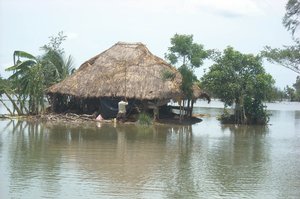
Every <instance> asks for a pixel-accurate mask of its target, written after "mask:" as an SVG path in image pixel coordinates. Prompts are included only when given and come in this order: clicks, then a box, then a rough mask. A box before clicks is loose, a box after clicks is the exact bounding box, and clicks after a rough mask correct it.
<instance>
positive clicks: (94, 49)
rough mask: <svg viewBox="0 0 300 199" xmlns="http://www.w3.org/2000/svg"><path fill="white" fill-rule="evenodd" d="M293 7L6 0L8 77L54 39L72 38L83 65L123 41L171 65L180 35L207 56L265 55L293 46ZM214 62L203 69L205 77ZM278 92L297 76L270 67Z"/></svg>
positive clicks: (0, 42)
mask: <svg viewBox="0 0 300 199" xmlns="http://www.w3.org/2000/svg"><path fill="white" fill-rule="evenodd" d="M286 2H287V0H109V1H104V0H84V1H83V0H64V1H61V0H26V1H24V0H0V29H1V31H0V74H1V76H4V77H6V76H7V75H8V73H6V72H4V69H5V68H6V67H8V66H10V65H12V54H13V51H14V50H24V51H27V52H29V53H31V54H33V55H39V54H41V53H42V52H41V51H40V50H39V48H40V47H41V46H42V45H44V44H46V43H48V41H49V38H48V37H49V36H51V35H56V34H57V33H58V32H59V31H64V33H65V34H66V35H67V36H68V39H67V41H65V43H64V45H63V47H64V48H65V51H66V53H67V54H71V55H72V56H73V57H74V59H75V66H76V68H78V67H79V66H80V64H81V63H83V62H84V61H86V60H87V59H89V58H91V57H93V56H95V55H96V54H99V53H101V52H102V51H104V50H106V49H107V48H109V47H110V46H112V45H113V44H115V43H116V42H118V41H124V42H142V43H144V44H146V45H147V47H148V48H149V50H150V51H151V52H152V53H153V54H155V55H157V56H159V57H162V58H163V57H164V53H165V52H166V51H167V49H168V47H169V46H170V38H171V37H172V36H173V35H174V34H175V33H178V34H193V35H194V41H195V42H197V43H201V44H204V46H205V48H206V49H212V48H216V49H219V50H223V49H224V48H226V47H227V46H229V45H230V46H232V47H234V48H235V49H236V50H239V51H241V52H243V53H254V54H256V53H259V52H260V50H262V49H263V47H264V46H265V45H269V46H272V47H282V46H283V45H290V44H292V40H291V35H290V34H289V32H287V31H286V30H285V29H284V27H283V26H282V23H281V21H282V17H283V15H284V13H285V4H286ZM209 65H210V62H206V63H205V65H204V66H203V67H202V68H200V69H197V71H196V73H197V75H198V77H201V76H202V74H203V69H204V68H208V67H209ZM265 68H266V70H267V72H269V73H270V74H271V75H272V76H273V77H274V79H275V80H276V85H277V86H278V87H280V88H283V87H284V86H285V85H292V84H293V83H294V82H295V80H296V76H297V74H296V73H294V72H292V71H290V70H288V69H286V68H284V67H282V66H278V65H272V64H270V63H268V62H265Z"/></svg>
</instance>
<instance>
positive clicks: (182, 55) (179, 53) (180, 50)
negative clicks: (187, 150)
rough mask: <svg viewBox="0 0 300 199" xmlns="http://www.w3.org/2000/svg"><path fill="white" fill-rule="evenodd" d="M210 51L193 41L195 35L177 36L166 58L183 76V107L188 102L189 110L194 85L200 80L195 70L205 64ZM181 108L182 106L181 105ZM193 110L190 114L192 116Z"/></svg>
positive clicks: (174, 37)
mask: <svg viewBox="0 0 300 199" xmlns="http://www.w3.org/2000/svg"><path fill="white" fill-rule="evenodd" d="M208 55H209V53H208V51H206V50H205V49H204V46H203V45H201V44H197V43H195V42H194V41H193V35H180V34H175V35H174V36H173V37H172V38H171V47H169V48H168V53H166V54H165V58H166V59H167V60H168V61H169V62H170V63H171V64H173V65H177V66H179V67H178V70H179V72H180V73H181V75H182V85H181V90H182V91H183V94H184V98H185V99H184V100H183V106H184V104H185V101H186V102H187V109H190V107H192V106H193V103H194V102H193V89H192V87H193V85H195V84H196V83H197V82H198V81H199V80H198V79H197V77H196V75H195V74H194V69H195V68H199V67H200V66H201V65H202V64H203V60H204V59H206V58H208ZM180 106H181V104H180ZM192 111H193V110H192V108H191V110H190V112H187V114H188V113H189V115H191V113H192Z"/></svg>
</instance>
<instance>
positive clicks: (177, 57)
mask: <svg viewBox="0 0 300 199" xmlns="http://www.w3.org/2000/svg"><path fill="white" fill-rule="evenodd" d="M171 45H172V46H171V47H169V49H168V51H169V52H168V53H167V54H166V55H165V57H166V59H167V60H169V61H170V62H171V64H180V63H181V64H180V66H182V65H186V66H188V67H189V68H198V67H200V66H201V65H202V64H203V60H204V59H206V58H208V55H209V54H208V51H206V50H204V46H203V45H201V44H197V43H195V42H194V41H193V35H179V34H175V35H174V36H173V37H172V38H171Z"/></svg>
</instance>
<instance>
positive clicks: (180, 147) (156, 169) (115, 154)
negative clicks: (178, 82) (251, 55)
mask: <svg viewBox="0 0 300 199" xmlns="http://www.w3.org/2000/svg"><path fill="white" fill-rule="evenodd" d="M198 105H201V103H200V104H198ZM202 105H203V104H202ZM205 106H206V107H201V108H196V109H195V112H196V113H205V114H208V115H209V116H207V117H204V118H203V121H202V122H201V123H198V124H195V125H192V126H180V125H154V126H150V127H142V126H138V125H121V124H118V125H116V126H114V125H111V124H101V125H99V124H96V123H92V124H87V125H81V126H74V125H70V124H34V123H28V122H20V121H17V120H13V121H11V120H0V129H1V132H0V198H1V199H2V198H3V199H6V198H272V199H273V198H300V104H299V103H278V104H269V108H270V109H272V110H271V113H272V116H271V120H270V125H268V126H266V127H264V126H234V125H221V124H220V123H219V122H218V121H217V120H216V116H217V115H218V114H219V113H221V112H222V109H221V108H216V107H218V106H215V107H213V105H208V106H207V105H205Z"/></svg>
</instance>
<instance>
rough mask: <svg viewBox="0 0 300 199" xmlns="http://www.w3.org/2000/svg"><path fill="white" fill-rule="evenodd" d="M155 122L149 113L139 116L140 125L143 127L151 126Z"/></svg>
mask: <svg viewBox="0 0 300 199" xmlns="http://www.w3.org/2000/svg"><path fill="white" fill-rule="evenodd" d="M152 122H153V120H152V118H151V117H150V116H149V115H148V114H147V113H140V114H139V116H138V123H139V124H141V125H148V126H149V125H151V124H152Z"/></svg>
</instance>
